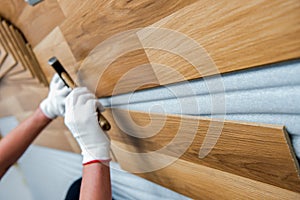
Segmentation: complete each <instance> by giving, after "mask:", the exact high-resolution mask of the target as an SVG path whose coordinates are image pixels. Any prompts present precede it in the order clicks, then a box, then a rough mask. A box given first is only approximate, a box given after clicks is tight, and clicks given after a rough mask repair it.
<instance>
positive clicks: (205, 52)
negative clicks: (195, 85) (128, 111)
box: [137, 0, 300, 85]
mask: <svg viewBox="0 0 300 200" xmlns="http://www.w3.org/2000/svg"><path fill="white" fill-rule="evenodd" d="M299 9H300V2H299V1H298V0H292V1H288V2H287V1H284V0H279V1H272V2H270V1H267V0H252V1H248V2H242V1H238V0H234V1H229V0H225V1H209V0H203V1H198V2H195V3H194V4H192V5H190V6H187V7H185V8H183V9H181V10H179V11H177V12H176V13H174V14H172V15H171V16H168V17H166V18H164V19H162V20H160V21H158V22H157V23H154V24H153V25H151V26H149V27H148V28H151V27H152V28H156V30H154V29H144V30H141V31H139V32H138V33H137V35H138V37H139V38H140V40H141V44H142V45H143V46H144V48H145V52H146V54H147V56H148V59H149V61H150V63H151V64H152V63H153V70H154V72H155V74H156V75H157V77H158V80H159V82H160V84H162V85H164V84H169V83H174V82H178V81H181V80H182V79H184V80H190V79H195V78H199V77H204V76H209V75H213V74H218V73H226V72H232V71H236V70H241V69H246V68H250V67H255V66H260V65H264V64H269V63H275V62H278V61H284V60H289V59H294V58H299V57H300V37H299V33H300V12H298V10H299ZM174 31H175V32H176V33H175V32H174ZM178 35H180V36H178ZM193 42H196V43H193ZM149 47H152V48H149ZM175 54H180V55H175ZM155 63H159V64H161V65H156V64H155ZM162 65H166V66H168V67H162ZM174 72H175V73H174ZM176 73H179V75H178V74H177V75H176ZM182 77H183V78H182Z"/></svg>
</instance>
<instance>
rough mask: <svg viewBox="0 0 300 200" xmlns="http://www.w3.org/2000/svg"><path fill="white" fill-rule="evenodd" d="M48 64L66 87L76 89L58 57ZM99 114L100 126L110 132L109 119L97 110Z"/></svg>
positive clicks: (51, 59) (50, 60)
mask: <svg viewBox="0 0 300 200" xmlns="http://www.w3.org/2000/svg"><path fill="white" fill-rule="evenodd" d="M48 64H49V65H51V66H52V67H53V68H54V69H55V71H56V72H57V74H58V75H59V77H60V78H61V79H62V80H63V82H64V83H65V84H66V86H68V87H70V88H72V89H74V88H75V87H76V84H75V82H74V81H73V79H72V78H71V76H70V75H69V74H68V73H67V71H66V70H65V69H64V67H63V66H62V65H61V63H60V62H59V61H58V59H57V58H56V57H52V58H50V59H49V61H48ZM97 112H98V120H99V125H100V127H101V128H102V129H103V130H104V131H108V130H110V128H111V126H110V124H109V122H108V121H107V119H106V118H105V117H104V116H103V115H102V114H101V112H100V110H99V109H97Z"/></svg>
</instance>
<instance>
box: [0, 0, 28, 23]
mask: <svg viewBox="0 0 300 200" xmlns="http://www.w3.org/2000/svg"><path fill="white" fill-rule="evenodd" d="M26 6H29V5H27V4H26V2H25V1H23V0H1V4H0V16H1V17H3V18H5V19H7V20H9V21H11V22H12V23H16V22H17V20H18V18H19V16H20V14H21V13H22V11H23V9H24V8H25V7H26Z"/></svg>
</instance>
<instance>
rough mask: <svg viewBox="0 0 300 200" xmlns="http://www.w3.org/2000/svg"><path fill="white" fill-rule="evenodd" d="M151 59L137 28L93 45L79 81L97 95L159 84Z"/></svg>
mask: <svg viewBox="0 0 300 200" xmlns="http://www.w3.org/2000/svg"><path fill="white" fill-rule="evenodd" d="M107 52H110V53H107ZM148 63H149V61H148V59H147V56H146V54H145V52H144V50H143V49H142V46H141V44H140V41H139V39H138V38H137V36H136V34H135V31H128V32H127V34H119V35H116V36H114V37H112V38H109V39H108V40H106V41H105V42H104V43H102V44H101V45H99V46H97V47H96V48H95V49H93V51H91V52H90V56H88V57H87V58H86V59H85V60H84V61H83V62H82V63H81V65H80V68H79V69H78V74H77V76H78V79H79V84H80V85H82V86H86V87H88V88H89V89H90V91H94V92H95V93H96V96H98V97H101V96H111V95H115V94H120V93H126V92H130V91H134V90H137V89H142V88H147V87H149V85H152V86H156V85H158V82H157V79H156V76H155V74H154V72H153V69H152V67H151V66H150V65H149V64H148ZM141 77H142V78H141Z"/></svg>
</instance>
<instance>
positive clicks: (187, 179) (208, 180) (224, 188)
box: [118, 157, 300, 200]
mask: <svg viewBox="0 0 300 200" xmlns="http://www.w3.org/2000/svg"><path fill="white" fill-rule="evenodd" d="M118 158H119V157H118ZM123 161H124V163H127V164H129V163H130V162H131V160H127V161H125V160H123ZM158 162H159V161H158ZM124 163H123V164H124ZM121 164H122V162H121ZM125 166H126V165H125ZM137 175H139V176H141V177H143V178H146V179H148V180H150V181H152V182H155V183H157V184H159V185H162V186H164V187H167V188H170V189H171V190H174V191H177V192H179V193H181V194H184V195H186V196H189V197H191V198H193V199H278V200H279V199H280V200H281V199H286V200H292V199H293V200H296V199H299V198H300V194H299V193H295V192H292V191H288V190H285V189H282V188H279V187H275V186H272V185H268V184H265V183H262V182H258V181H255V180H251V179H247V178H244V177H241V176H237V175H234V174H230V173H226V172H222V171H219V170H216V169H213V168H209V167H205V166H202V165H196V164H194V163H192V162H187V161H184V160H181V159H179V160H177V161H176V162H175V163H173V164H172V165H170V166H168V167H165V168H163V169H160V170H157V171H155V172H151V173H145V174H137Z"/></svg>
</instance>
